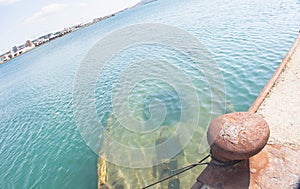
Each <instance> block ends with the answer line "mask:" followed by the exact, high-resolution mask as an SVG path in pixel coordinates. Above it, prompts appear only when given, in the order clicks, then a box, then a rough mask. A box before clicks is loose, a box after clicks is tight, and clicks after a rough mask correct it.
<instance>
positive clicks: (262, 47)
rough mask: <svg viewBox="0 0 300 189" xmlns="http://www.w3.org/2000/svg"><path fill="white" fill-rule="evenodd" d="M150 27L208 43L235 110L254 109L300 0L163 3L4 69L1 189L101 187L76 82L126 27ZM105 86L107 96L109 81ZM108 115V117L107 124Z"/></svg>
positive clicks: (287, 40)
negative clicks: (101, 46)
mask: <svg viewBox="0 0 300 189" xmlns="http://www.w3.org/2000/svg"><path fill="white" fill-rule="evenodd" d="M147 22H151V23H163V24H169V25H172V26H176V27H178V28H180V29H183V30H185V31H187V32H189V33H190V34H192V35H194V36H195V37H197V38H198V39H199V41H200V42H202V43H203V44H205V45H206V46H207V48H208V49H209V50H210V52H211V53H212V54H213V57H214V59H215V61H216V63H217V64H218V65H219V67H220V69H221V71H222V74H223V78H224V81H225V87H226V98H227V100H228V102H229V104H230V106H231V109H234V110H235V111H246V110H247V109H248V108H249V106H250V105H251V103H252V102H253V101H254V100H255V98H256V96H257V95H258V94H259V92H260V91H261V89H262V88H263V86H264V85H265V83H266V82H267V81H268V79H269V78H270V77H271V75H272V73H273V71H274V70H275V69H276V67H277V66H278V64H279V63H280V62H281V60H282V59H283V57H284V55H285V54H286V52H287V51H288V49H289V48H290V46H291V45H292V43H293V41H294V39H295V38H296V36H297V34H298V30H299V23H300V1H298V0H263V1H261V0H246V1H243V2H241V1H238V0H223V1H217V0H210V1H199V0H186V1H180V0H161V1H157V2H154V3H151V4H147V5H144V6H141V7H137V8H134V9H131V10H128V11H125V12H123V13H120V14H118V15H117V16H115V17H112V18H110V19H108V20H105V21H103V22H100V23H97V24H94V25H92V26H90V27H87V28H84V29H82V30H79V31H76V32H74V33H71V34H69V35H66V36H64V37H62V38H59V39H57V40H55V41H52V42H50V43H47V44H45V45H43V46H41V47H39V48H37V49H34V50H33V51H31V52H29V53H26V54H24V55H22V56H20V57H17V58H16V59H14V60H12V61H10V62H8V63H5V64H3V65H0V129H1V132H0V188H96V187H97V167H96V164H97V158H98V157H97V155H96V154H95V153H94V152H93V151H92V150H91V149H90V148H89V147H88V146H87V145H86V144H85V142H84V140H83V139H82V137H81V135H80V133H79V131H78V129H77V127H76V124H75V119H74V116H73V108H72V98H73V96H72V91H73V82H74V78H75V75H76V72H77V69H78V67H79V64H80V62H81V61H82V59H83V57H84V56H85V55H86V54H87V52H88V50H89V49H90V48H91V47H92V46H93V45H94V44H95V43H96V42H97V41H98V40H100V39H102V38H103V37H104V36H105V35H107V34H109V33H110V32H112V31H116V30H117V29H120V28H123V27H125V26H128V25H132V24H136V23H147ZM148 50H151V48H149V49H148ZM153 51H155V49H153ZM127 53H129V54H127V56H131V54H130V51H128V52H127ZM153 53H154V52H153ZM165 58H166V60H167V61H168V58H171V57H168V56H166V57H165ZM178 59H180V56H178ZM170 61H174V59H172V60H170ZM115 73H116V71H114V70H112V71H111V74H112V75H113V74H115ZM98 84H99V86H98V87H99V88H98V90H101V84H103V83H98ZM102 89H105V87H104V88H102ZM136 90H137V91H139V90H138V89H136ZM96 94H98V93H96ZM155 95H158V94H153V95H152V98H156V96H155ZM159 96H163V98H164V99H165V100H166V101H167V103H170V102H171V103H170V104H169V106H170V107H171V110H172V111H174V112H175V113H174V112H173V114H172V115H173V117H172V115H169V116H170V117H169V118H167V119H166V123H165V124H170V125H172V124H173V123H176V121H177V120H176V116H174V115H177V112H176V107H177V105H178V104H176V95H175V97H174V94H173V93H164V92H162V93H161V94H159ZM96 98H98V101H97V103H98V104H97V112H98V114H99V115H100V116H101V115H102V113H103V112H102V111H107V109H106V110H102V109H101V108H102V107H103V106H102V104H101V103H102V101H101V98H100V96H98V97H97V96H96ZM169 98H173V100H174V99H175V101H170V100H169V101H168V99H169ZM204 98H205V97H204ZM133 101H134V99H133ZM172 107H173V109H172ZM133 108H134V105H133ZM101 112H102V113H101ZM103 115H104V114H103ZM143 116H144V117H147V116H148V115H147V112H144V115H143ZM107 117H109V115H106V117H105V116H103V117H102V119H103V121H104V122H105V121H106V120H105V119H107ZM199 158H200V157H199ZM199 158H198V157H195V159H192V160H190V161H194V160H196V159H199ZM188 162H189V161H188ZM191 182H194V181H191ZM131 188H135V186H134V185H131Z"/></svg>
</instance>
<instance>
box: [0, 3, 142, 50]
mask: <svg viewBox="0 0 300 189" xmlns="http://www.w3.org/2000/svg"><path fill="white" fill-rule="evenodd" d="M139 1H140V0H84V1H80V0H0V28H1V29H0V39H1V40H0V41H1V42H0V54H2V53H4V52H6V51H8V50H10V49H11V47H13V46H14V45H20V44H23V43H25V41H26V40H27V39H35V38H37V37H39V36H41V35H43V34H47V33H49V32H55V31H58V30H61V29H63V28H64V27H67V26H72V25H75V24H79V23H85V22H88V21H91V20H92V19H93V18H96V17H101V16H105V15H109V14H111V13H114V12H117V11H119V10H122V9H124V8H127V7H131V6H134V5H135V4H137V3H138V2H139Z"/></svg>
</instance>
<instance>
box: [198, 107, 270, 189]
mask: <svg viewBox="0 0 300 189" xmlns="http://www.w3.org/2000/svg"><path fill="white" fill-rule="evenodd" d="M269 135H270V129H269V126H268V124H267V122H266V121H265V120H264V119H263V118H262V117H260V116H259V115H256V114H251V113H248V112H234V113H230V114H225V115H222V116H220V117H218V118H216V119H215V120H213V121H212V122H211V124H210V126H209V129H208V132H207V140H208V143H209V145H210V148H211V152H210V153H211V162H210V163H209V165H208V166H207V167H206V168H205V169H204V171H203V172H202V173H201V174H200V176H199V177H198V178H197V182H196V183H195V184H194V185H193V187H192V189H200V188H224V189H226V188H228V189H232V188H239V189H243V188H249V185H250V168H249V158H250V157H252V156H254V155H256V154H257V153H259V152H260V151H261V150H262V149H263V148H264V146H265V145H266V144H267V141H268V139H269Z"/></svg>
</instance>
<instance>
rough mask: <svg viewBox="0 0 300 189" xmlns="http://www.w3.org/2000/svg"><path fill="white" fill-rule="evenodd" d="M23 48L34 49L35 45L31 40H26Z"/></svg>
mask: <svg viewBox="0 0 300 189" xmlns="http://www.w3.org/2000/svg"><path fill="white" fill-rule="evenodd" d="M25 47H35V45H34V44H33V42H32V41H31V40H27V41H26V43H25Z"/></svg>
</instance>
